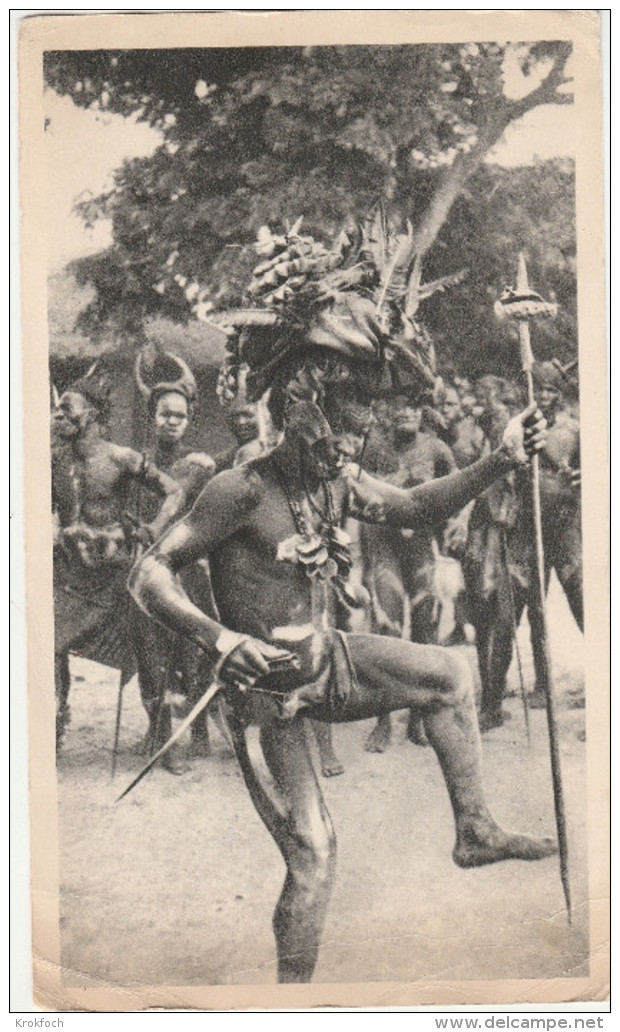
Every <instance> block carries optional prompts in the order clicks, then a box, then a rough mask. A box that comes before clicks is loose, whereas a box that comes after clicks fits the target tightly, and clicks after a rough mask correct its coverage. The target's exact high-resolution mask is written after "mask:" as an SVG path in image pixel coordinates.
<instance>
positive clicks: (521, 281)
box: [498, 254, 572, 923]
mask: <svg viewBox="0 0 620 1032" xmlns="http://www.w3.org/2000/svg"><path fill="white" fill-rule="evenodd" d="M498 307H500V308H501V310H502V312H503V314H505V315H508V316H509V317H510V318H512V319H516V321H517V325H518V327H519V344H520V347H521V368H522V369H523V372H524V374H525V379H526V383H527V396H528V403H529V404H532V402H534V401H535V397H534V380H533V377H532V366H533V364H534V356H533V354H532V347H531V342H530V325H529V320H530V319H534V318H539V317H541V316H547V317H551V318H553V317H555V315H556V313H557V305H555V304H552V303H550V302H548V301H544V300H543V298H542V297H541V296H540V294H536V293H535V292H534V291H533V290H532V289H531V287H530V285H529V282H528V276H527V266H526V264H525V257H524V255H523V254H520V255H519V266H518V273H517V287H516V289H513V288H511V287H510V288H507V289H506V290H505V291H504V293H503V294H502V296H501V298H500V300H499V305H498ZM531 487H532V510H533V517H534V542H535V555H536V576H535V577H534V603H535V606H536V610H537V618H538V620H539V623H540V627H541V631H542V633H541V640H542V655H541V656H540V657H539V659H540V664H539V667H540V670H541V672H542V675H543V680H544V685H543V688H544V692H545V697H546V700H547V727H548V731H549V752H550V758H551V777H552V782H553V800H554V805H555V820H556V827H557V832H558V847H559V860H560V877H561V879H562V888H563V890H564V899H565V900H566V911H567V915H568V920H569V923H570V922H571V920H572V908H571V894H570V881H569V870H568V838H567V833H566V810H565V807H564V792H563V788H562V772H561V767H560V749H559V741H558V726H557V719H556V712H555V698H554V689H553V678H552V670H551V653H550V649H549V632H548V627H547V613H546V605H545V597H546V590H545V556H544V548H543V536H542V517H541V510H540V470H539V458H538V455H537V454H534V455H533V457H532V462H531ZM534 647H535V648H536V647H538V646H534Z"/></svg>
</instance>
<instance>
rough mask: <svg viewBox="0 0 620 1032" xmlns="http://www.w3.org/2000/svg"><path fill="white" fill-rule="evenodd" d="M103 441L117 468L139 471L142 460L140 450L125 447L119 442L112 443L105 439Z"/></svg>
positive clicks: (130, 471)
mask: <svg viewBox="0 0 620 1032" xmlns="http://www.w3.org/2000/svg"><path fill="white" fill-rule="evenodd" d="M105 443H106V446H107V447H106V451H107V453H108V455H109V456H110V458H111V459H112V461H113V462H115V463H116V465H117V466H118V467H119V469H122V470H125V471H127V472H128V473H138V472H139V471H140V469H141V468H142V464H143V462H144V457H143V455H142V454H141V452H137V451H135V450H134V449H133V448H126V447H124V446H123V445H120V444H114V443H113V442H112V441H106V442H105Z"/></svg>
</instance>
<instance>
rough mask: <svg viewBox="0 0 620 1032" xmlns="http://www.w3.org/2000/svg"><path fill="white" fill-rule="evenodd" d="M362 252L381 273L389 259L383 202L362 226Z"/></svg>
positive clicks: (380, 202)
mask: <svg viewBox="0 0 620 1032" xmlns="http://www.w3.org/2000/svg"><path fill="white" fill-rule="evenodd" d="M362 252H363V254H364V255H367V256H368V257H369V258H370V260H371V261H372V263H373V265H374V266H375V268H376V269H378V270H379V271H381V270H383V269H384V268H385V264H386V262H387V259H388V228H387V217H386V213H385V205H384V203H383V201H382V200H381V201H379V203H378V204H377V205H376V206H375V208H374V209H373V210H372V211H371V213H370V215H369V216H368V218H366V219H365V220H364V223H363V225H362Z"/></svg>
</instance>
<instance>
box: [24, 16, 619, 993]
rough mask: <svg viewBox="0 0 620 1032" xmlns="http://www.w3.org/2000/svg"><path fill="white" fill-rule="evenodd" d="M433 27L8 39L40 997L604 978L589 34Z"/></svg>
mask: <svg viewBox="0 0 620 1032" xmlns="http://www.w3.org/2000/svg"><path fill="white" fill-rule="evenodd" d="M427 13H428V14H433V15H434V17H433V18H432V19H431V18H427V19H426V20H425V18H426V15H425V12H391V14H389V16H388V14H386V13H385V12H379V11H375V12H368V11H366V12H355V11H343V12H340V14H337V13H335V12H330V13H327V12H325V13H321V12H305V14H304V15H303V16H302V15H300V14H296V13H293V12H291V13H288V14H283V13H282V12H271V13H270V14H269V15H268V19H269V20H271V21H270V24H271V28H272V30H273V31H272V32H270V30H269V25H267V24H265V23H261V24H260V25H257V24H254V25H250V24H248V22H247V19H245V20H244V15H243V12H240V13H238V14H224V13H223V12H219V13H218V12H215V13H212V14H207V13H205V14H200V15H195V14H191V15H181V14H174V15H167V16H165V17H164V16H161V17H160V16H159V15H149V16H145V15H139V14H137V15H124V16H114V15H100V16H91V15H89V14H86V15H77V16H73V17H64V18H63V17H62V16H56V17H51V18H49V19H48V18H47V17H45V16H39V17H37V18H34V19H29V20H27V21H26V22H24V24H23V26H22V39H21V50H22V52H21V60H22V67H23V69H25V71H24V74H23V76H21V77H20V90H21V100H20V103H21V105H22V108H23V109H24V110H23V111H22V126H23V132H24V133H25V132H26V130H27V131H28V132H29V133H30V134H31V137H32V139H33V141H35V142H33V143H32V145H31V146H30V145H28V144H27V143H25V142H24V141H23V140H22V150H23V153H22V162H24V165H23V168H22V180H23V184H24V185H23V193H22V197H23V214H22V218H23V226H24V228H23V237H22V239H23V244H22V247H23V253H24V254H25V258H24V291H25V290H26V288H27V287H28V285H29V284H30V286H31V288H32V290H33V294H32V295H31V296H32V298H33V299H34V300H33V303H32V307H31V311H30V313H29V315H28V316H26V315H25V316H24V327H25V335H24V344H23V348H24V365H25V370H26V380H25V382H26V383H27V388H25V389H27V390H30V388H31V386H32V388H33V390H34V381H35V380H36V381H37V383H38V384H39V386H38V387H37V389H36V390H37V393H36V399H37V400H36V404H35V402H34V401H30V402H29V401H28V400H26V402H25V410H26V415H25V424H24V425H25V428H26V433H29V432H30V428H32V432H33V435H34V437H36V442H35V443H34V444H33V445H32V448H34V449H36V461H35V459H29V458H28V455H29V454H30V455H34V454H35V452H34V451H32V452H29V451H28V448H29V447H30V445H27V446H26V450H25V455H26V459H25V463H26V477H27V489H26V499H27V507H28V506H29V507H30V508H29V510H28V508H27V515H28V512H29V511H30V513H32V512H33V508H34V509H36V519H37V520H38V521H39V523H38V524H37V526H38V527H39V528H43V529H40V530H38V531H37V537H36V547H35V545H33V546H32V547H33V549H34V551H32V550H31V551H30V552H29V546H28V541H29V540H30V541H34V540H35V539H34V537H32V538H30V539H28V538H27V563H28V562H30V563H31V564H34V563H35V562H36V561H37V560H36V556H37V555H38V556H39V558H40V559H41V564H40V565H39V567H38V571H39V572H38V573H35V572H34V565H31V567H30V573H28V566H27V576H28V577H30V578H31V580H30V583H31V584H32V583H33V582H34V580H37V584H36V587H33V589H32V592H31V594H30V596H29V598H30V600H31V601H29V602H28V620H29V627H34V630H33V631H32V632H30V631H29V650H30V658H29V714H30V716H29V719H30V721H31V724H32V727H31V738H30V741H31V750H32V751H31V757H30V763H31V782H32V789H31V792H32V801H31V806H32V807H33V817H32V836H33V842H34V844H35V845H34V847H33V852H34V854H35V860H34V863H33V874H32V877H33V886H32V892H33V920H34V928H33V951H34V972H35V976H34V977H35V998H37V999H38V1002H39V1004H40V1005H41V1006H49V1007H50V1008H51V1009H67V1010H80V1009H84V1010H115V1009H125V1008H127V1009H132V1010H133V1009H143V1008H147V1007H153V1006H155V1007H164V1008H165V1007H172V1006H183V1007H190V1008H191V1007H202V1006H204V1005H205V1000H206V1001H207V1004H206V1005H208V1006H215V1005H216V1003H215V1002H213V1001H221V1000H224V999H225V1000H228V1001H229V1002H228V1003H227V1004H225V1006H228V1007H231V1008H235V1007H242V1006H251V1005H257V1006H274V1007H277V1006H283V1003H281V1002H279V1001H286V1002H287V1004H288V1005H291V1006H309V1005H312V1003H321V1004H324V1005H330V1004H334V1005H338V1004H342V1003H343V1002H345V1001H346V1002H348V1003H349V1004H350V1005H352V1006H361V1005H363V1004H368V1005H372V1006H390V1005H401V1006H409V1005H416V1004H420V1005H424V1004H435V1005H439V1004H442V1003H448V1004H450V1005H466V1004H481V1003H483V1004H494V1005H498V1006H499V1005H504V1004H505V1005H509V1004H523V1003H530V1004H533V1003H544V1002H552V1003H553V1002H558V1003H561V1002H565V1001H568V1000H577V1001H595V1000H599V1001H600V1000H604V999H605V998H606V993H607V991H608V974H607V972H608V957H607V955H606V948H605V946H604V943H605V939H606V935H605V934H604V933H603V931H601V929H602V928H603V929H604V926H605V921H606V906H605V899H606V888H605V886H606V885H607V877H608V873H607V871H606V870H605V867H604V864H605V857H604V854H605V827H606V823H607V814H606V812H605V807H606V805H607V804H606V794H605V788H606V776H605V775H606V760H607V745H606V738H605V721H606V714H605V706H606V700H607V697H608V682H607V672H606V667H605V665H604V664H605V654H604V653H605V641H606V633H607V626H608V625H607V622H606V598H607V594H606V593H607V586H606V583H605V580H604V578H605V568H606V566H605V564H606V559H605V554H606V552H605V549H606V530H605V527H606V507H605V490H604V489H605V483H606V481H605V471H604V462H605V456H604V454H603V452H602V451H598V452H597V448H599V447H600V444H601V441H602V442H603V445H604V433H605V422H604V421H605V398H604V393H603V396H602V397H601V396H600V394H599V395H598V397H599V405H598V410H597V404H596V398H597V391H600V389H601V385H602V389H603V391H604V384H605V379H604V378H605V339H604V331H603V322H604V309H603V307H602V306H603V302H602V298H603V289H604V270H603V266H602V245H601V244H600V240H601V239H602V234H603V217H602V207H601V202H600V195H601V191H602V170H601V168H600V160H601V159H600V141H601V132H602V129H601V125H600V124H599V122H597V118H598V119H599V121H600V84H599V80H598V74H599V70H598V65H597V61H598V49H597V48H598V45H599V40H598V32H599V26H598V20H597V14H596V12H594V11H581V12H579V11H567V12H544V11H543V12H541V11H531V12H519V11H503V12H502V11H499V12H494V14H491V12H488V13H485V12H478V15H477V16H476V15H474V13H473V12H439V11H435V12H427ZM356 15H364V18H363V19H362V24H361V25H358V26H357V28H356V27H355V25H354V19H355V16H356ZM304 18H305V20H304ZM390 18H393V19H395V21H394V27H393V30H390V28H389V26H390ZM162 19H163V20H162ZM326 19H327V20H326ZM427 22H428V24H427ZM69 23H70V24H69ZM336 27H337V28H338V31H336ZM235 33H237V36H235ZM35 56H36V60H35ZM26 73H27V74H26ZM26 106H28V111H27V113H25V114H24V111H25V109H26ZM588 134H589V135H588ZM589 139H593V140H594V145H593V146H591V147H589V148H588V145H587V141H588V140H589ZM586 151H587V152H588V153H587V154H586V156H585V157H584V156H583V155H584V152H586ZM597 160H598V161H599V166H598V168H599V178H598V179H597V177H596V175H592V168H594V169H595V171H596V169H597V165H596V162H597ZM35 181H36V186H35ZM35 194H36V199H35ZM29 198H30V200H28V199H29ZM29 205H30V207H29ZM588 206H589V207H588ZM31 212H32V220H31V222H29V214H30V213H31ZM597 240H598V241H599V243H598V244H597ZM597 248H598V250H597ZM28 256H30V257H28ZM29 261H30V262H31V268H32V270H33V271H32V273H29V268H30V267H29V264H28V263H29ZM35 265H36V271H35ZM42 299H43V300H42ZM23 307H24V311H25V310H26V309H27V308H28V307H29V302H28V296H27V295H26V294H25V293H24V294H23ZM37 313H38V316H41V317H42V319H41V322H40V324H39V328H38V332H37V333H36V334H33V333H31V334H30V336H29V337H27V336H26V334H27V332H28V318H29V317H30V316H32V318H35V316H37ZM38 316H37V317H38ZM35 337H36V340H37V343H36V345H35V344H34V343H33V344H32V348H33V350H32V351H30V350H29V349H30V347H31V344H30V341H31V340H32V341H34V339H35ZM35 347H36V356H37V357H36V363H37V364H36V375H33V377H32V382H31V383H29V382H28V379H29V377H28V371H27V370H28V368H30V369H35V358H34V355H35V350H34V349H35ZM30 356H33V357H32V359H31V357H30ZM29 362H31V364H30V365H29ZM28 406H30V413H31V416H32V422H31V423H29V422H28V418H29V417H28V411H29V409H28ZM35 408H36V413H35V412H34V409H35ZM592 456H594V460H593V459H592ZM582 460H583V461H582ZM596 460H598V463H599V464H602V465H601V466H600V468H599V466H597V465H596ZM35 479H36V484H35ZM28 484H30V487H29V486H28ZM582 498H583V499H587V501H588V504H587V505H586V504H582ZM33 534H34V532H33ZM588 541H589V542H590V545H589V546H588ZM597 541H598V545H597V543H596V542H597ZM597 548H598V551H597ZM584 556H585V557H586V558H585V560H584ZM588 556H590V557H592V556H594V558H595V560H596V561H594V562H592V565H591V567H590V574H589V573H588V569H589V567H588V559H587V557H588ZM597 557H598V559H597ZM584 571H585V576H584ZM595 577H598V578H599V581H598V583H595V581H594V578H595ZM589 578H590V579H589ZM584 582H585V583H586V589H587V590H586V603H585V605H584ZM588 584H589V588H588ZM52 599H53V602H52ZM590 599H593V602H592V603H590V601H589V600H590ZM45 605H47V607H48V608H47V614H48V617H47V619H48V621H49V624H50V627H49V631H47V630H45V631H43V630H42V631H41V632H40V633H41V635H42V636H41V637H39V625H40V624H42V623H43V614H44V608H43V607H44V606H45ZM35 612H36V614H37V615H36V616H35V615H34V614H35ZM584 612H585V617H584ZM31 621H32V623H31ZM584 622H585V638H584ZM52 652H53V658H52ZM35 653H36V655H35ZM589 657H590V658H589ZM35 710H36V714H35ZM33 714H35V716H33ZM35 717H36V722H37V726H36V729H35V727H34V723H33V722H34V720H35ZM599 733H600V734H601V736H602V737H601V739H600V745H599V746H598V748H597V750H596V754H595V756H594V758H593V753H592V741H593V737H594V736H596V735H598V734H599ZM37 743H38V744H37ZM48 761H49V762H48ZM596 786H598V789H597V792H598V795H596V797H595V799H594V803H593V792H594V788H596ZM601 786H603V791H602V793H601ZM45 800H48V804H45V803H44V801H45ZM42 809H44V810H45V816H44V817H43V816H37V814H41V812H42ZM599 809H600V813H599V812H598V811H599ZM599 817H600V820H599V819H598V818H599ZM595 826H596V827H595ZM593 829H594V830H593ZM44 843H45V844H44ZM597 843H598V846H597ZM44 854H45V857H46V859H45V860H44V856H43V855H44ZM593 854H596V856H595V858H594V861H593ZM48 861H49V865H48V866H46V864H48ZM43 889H46V891H43ZM42 897H45V901H42ZM37 899H39V900H40V901H39V902H35V900H37ZM593 900H594V901H595V902H594V903H593V902H592V901H593ZM37 957H39V958H40V959H39V962H37ZM283 986H288V989H287V990H285V989H283V988H282V987H283ZM355 986H357V987H358V990H357V993H356V992H355V991H354V988H353V987H355ZM218 987H219V989H218ZM231 987H232V989H231ZM302 987H303V988H302ZM347 987H348V989H347ZM218 991H221V992H222V993H224V995H221V996H217V995H213V994H214V993H215V994H217V992H218ZM280 992H282V993H286V994H287V995H282V996H280V995H278V994H279V993H280ZM210 993H211V995H209V994H210ZM297 993H303V994H304V995H296V994H297ZM347 993H348V995H347ZM59 1000H60V1001H61V1003H60V1004H59V1003H58V1001H59ZM218 1005H219V1004H218Z"/></svg>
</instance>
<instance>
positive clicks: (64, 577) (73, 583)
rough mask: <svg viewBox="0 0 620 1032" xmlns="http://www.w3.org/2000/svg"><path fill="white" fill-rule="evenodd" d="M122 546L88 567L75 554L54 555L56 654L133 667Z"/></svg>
mask: <svg viewBox="0 0 620 1032" xmlns="http://www.w3.org/2000/svg"><path fill="white" fill-rule="evenodd" d="M130 565H131V562H130V558H129V554H128V552H127V550H126V548H123V549H122V550H120V549H119V550H118V551H116V552H115V554H114V557H113V559H112V560H111V561H110V562H108V563H104V562H99V563H97V564H96V565H93V566H89V565H87V564H85V563H84V562H82V560H81V557H80V552H79V550H74V549H72V548H71V547H69V549H66V548H64V547H60V548H57V549H56V550H55V553H54V651H55V653H56V655H59V654H62V653H65V652H75V653H78V654H79V655H81V656H84V657H85V658H86V659H92V660H94V661H95V662H98V663H103V664H105V665H106V666H111V667H115V668H116V669H123V670H126V671H129V670H130V669H132V668H133V666H134V661H133V650H132V648H131V643H130V634H129V624H130V621H129V618H128V613H129V603H130V598H129V594H128V592H127V587H126V585H127V577H128V575H129V569H130Z"/></svg>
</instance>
